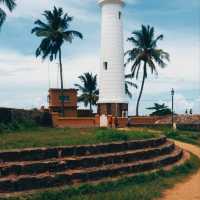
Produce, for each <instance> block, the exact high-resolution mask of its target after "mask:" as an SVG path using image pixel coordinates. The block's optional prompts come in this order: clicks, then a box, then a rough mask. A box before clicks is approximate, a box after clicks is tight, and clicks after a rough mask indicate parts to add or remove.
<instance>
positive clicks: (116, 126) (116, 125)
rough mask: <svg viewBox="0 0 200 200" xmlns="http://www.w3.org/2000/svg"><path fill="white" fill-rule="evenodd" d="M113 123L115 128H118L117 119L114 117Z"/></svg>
mask: <svg viewBox="0 0 200 200" xmlns="http://www.w3.org/2000/svg"><path fill="white" fill-rule="evenodd" d="M114 123H115V128H118V126H119V124H118V118H117V117H115V120H114Z"/></svg>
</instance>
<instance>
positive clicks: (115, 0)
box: [98, 0, 125, 5]
mask: <svg viewBox="0 0 200 200" xmlns="http://www.w3.org/2000/svg"><path fill="white" fill-rule="evenodd" d="M98 3H99V4H106V3H117V4H118V3H119V4H123V5H124V4H125V2H124V0H98Z"/></svg>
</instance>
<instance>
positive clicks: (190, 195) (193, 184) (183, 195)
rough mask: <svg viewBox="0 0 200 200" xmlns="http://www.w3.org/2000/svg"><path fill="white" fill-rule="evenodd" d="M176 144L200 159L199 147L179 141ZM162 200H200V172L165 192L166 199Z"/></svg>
mask: <svg viewBox="0 0 200 200" xmlns="http://www.w3.org/2000/svg"><path fill="white" fill-rule="evenodd" d="M176 144H177V145H178V146H180V147H181V148H183V149H185V150H187V151H190V152H192V153H193V154H195V155H197V156H198V157H199V158H200V148H199V147H197V146H194V145H191V144H186V143H183V142H177V141H176ZM160 200H200V170H199V171H198V172H197V173H196V174H194V175H193V176H191V177H190V178H189V179H188V180H186V181H184V182H182V183H179V184H177V185H176V186H175V187H174V188H172V189H169V190H167V191H165V192H164V197H163V198H162V199H160Z"/></svg>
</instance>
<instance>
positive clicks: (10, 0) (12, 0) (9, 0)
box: [0, 0, 16, 27]
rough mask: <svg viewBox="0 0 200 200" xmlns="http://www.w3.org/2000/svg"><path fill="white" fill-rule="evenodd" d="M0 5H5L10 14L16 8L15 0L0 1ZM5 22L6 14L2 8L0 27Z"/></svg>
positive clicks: (0, 10) (0, 11)
mask: <svg viewBox="0 0 200 200" xmlns="http://www.w3.org/2000/svg"><path fill="white" fill-rule="evenodd" d="M0 3H2V4H4V5H6V7H7V8H8V10H9V11H10V12H12V11H13V9H14V8H15V6H16V0H0ZM5 20H6V13H5V11H4V10H3V9H2V8H0V27H1V26H2V25H3V23H4V21H5Z"/></svg>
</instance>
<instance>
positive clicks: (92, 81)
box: [75, 72, 99, 113]
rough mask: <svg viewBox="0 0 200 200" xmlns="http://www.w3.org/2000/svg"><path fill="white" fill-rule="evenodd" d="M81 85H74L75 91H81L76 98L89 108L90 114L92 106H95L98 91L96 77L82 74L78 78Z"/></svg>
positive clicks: (90, 74)
mask: <svg viewBox="0 0 200 200" xmlns="http://www.w3.org/2000/svg"><path fill="white" fill-rule="evenodd" d="M78 78H79V79H80V81H81V83H82V85H79V84H75V86H76V87H77V89H78V90H79V91H81V93H82V94H81V95H80V96H79V97H78V101H79V102H84V105H85V106H86V107H87V106H88V104H89V106H90V112H91V113H92V106H93V105H96V104H97V101H98V97H99V96H98V95H99V90H98V89H97V75H93V74H92V73H89V72H87V73H84V74H83V75H81V76H79V77H78Z"/></svg>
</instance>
